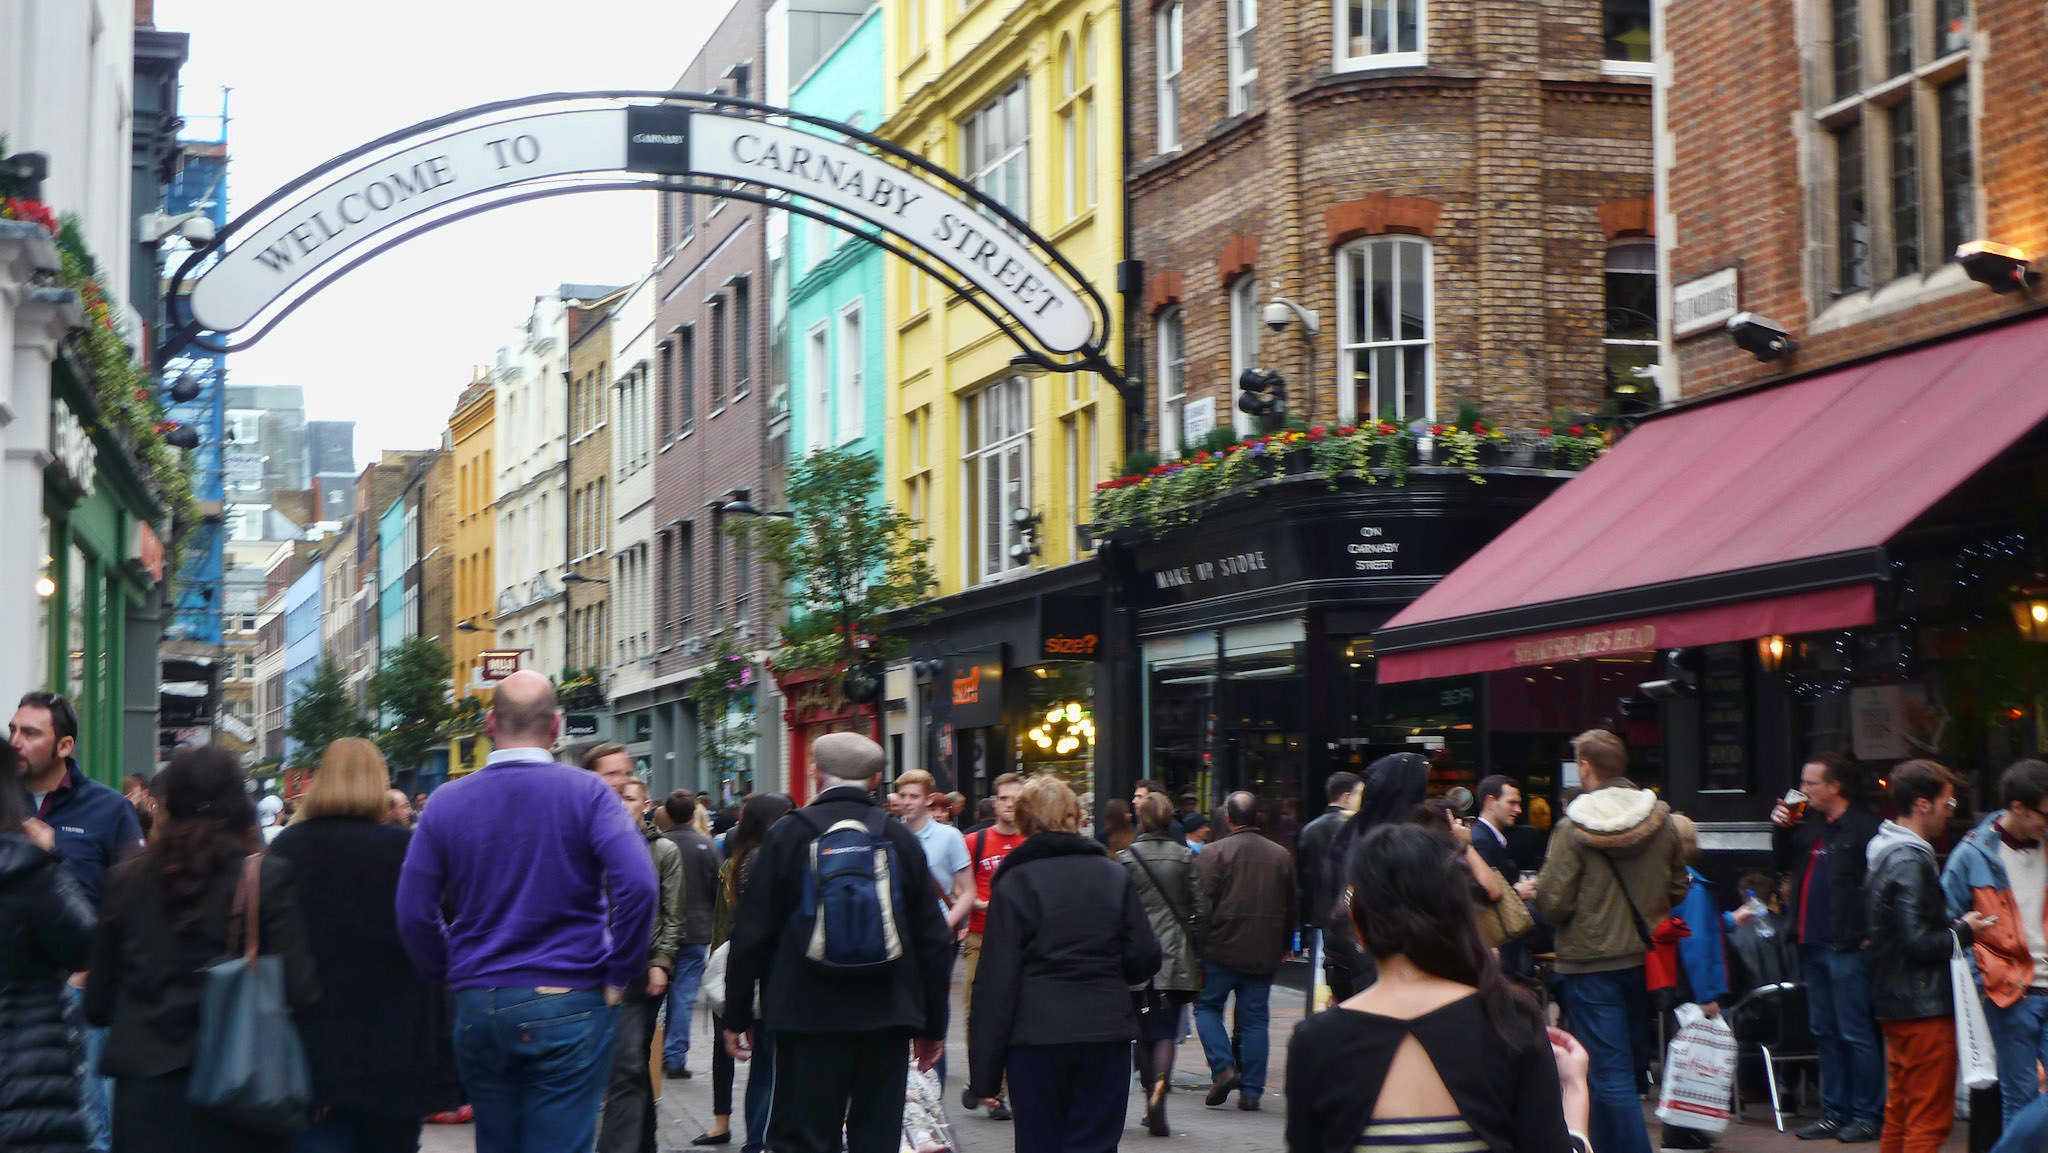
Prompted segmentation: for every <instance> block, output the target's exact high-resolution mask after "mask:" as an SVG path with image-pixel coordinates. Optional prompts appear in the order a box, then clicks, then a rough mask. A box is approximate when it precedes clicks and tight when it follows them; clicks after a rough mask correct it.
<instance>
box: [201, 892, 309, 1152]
mask: <svg viewBox="0 0 2048 1153" xmlns="http://www.w3.org/2000/svg"><path fill="white" fill-rule="evenodd" d="M262 865H263V859H262V858H261V857H260V856H255V855H251V856H250V857H249V858H248V859H247V861H246V862H245V863H244V866H243V869H242V878H241V881H240V883H239V884H238V885H237V887H236V889H235V904H234V912H233V913H232V914H231V915H230V921H229V927H228V950H229V953H230V954H231V955H230V956H229V957H228V958H227V959H226V960H222V961H216V962H214V963H213V964H212V965H209V966H208V967H207V968H206V970H205V974H206V986H205V988H204V990H203V991H202V992H201V994H200V1002H199V1035H198V1038H197V1040H196V1041H195V1042H194V1044H193V1049H192V1073H191V1076H190V1078H189V1080H188V1081H187V1082H186V1086H185V1100H187V1101H188V1102H190V1103H191V1104H192V1105H194V1106H195V1107H197V1108H199V1109H203V1110H205V1111H206V1112H208V1113H211V1114H213V1115H214V1116H216V1117H219V1118H220V1119H222V1120H224V1121H227V1122H229V1123H231V1124H234V1125H238V1126H240V1127H242V1128H245V1129H256V1130H259V1131H262V1132H267V1133H288V1132H290V1131H292V1130H293V1129H297V1128H299V1127H300V1126H302V1125H304V1124H305V1122H306V1114H307V1110H308V1109H309V1107H310V1106H311V1105H312V1101H313V1090H312V1085H311V1083H310V1079H309V1077H308V1075H307V1071H306V1052H305V1049H304V1048H303V1047H302V1046H301V1045H300V1043H299V1031H298V1028H297V1027H296V1026H295V1025H293V1024H292V1011H291V1006H290V1005H288V1004H287V1003H286V1001H285V990H284V958H283V957H280V956H277V955H275V954H271V955H269V956H262V955H259V954H258V952H257V926H258V925H259V924H260V923H261V918H260V915H259V913H258V911H257V901H256V894H257V889H258V888H259V881H258V878H259V874H260V872H261V870H262ZM237 929H240V930H241V933H240V934H239V935H240V936H241V938H242V952H241V953H240V955H233V954H234V950H235V937H236V936H237V933H236V930H237Z"/></svg>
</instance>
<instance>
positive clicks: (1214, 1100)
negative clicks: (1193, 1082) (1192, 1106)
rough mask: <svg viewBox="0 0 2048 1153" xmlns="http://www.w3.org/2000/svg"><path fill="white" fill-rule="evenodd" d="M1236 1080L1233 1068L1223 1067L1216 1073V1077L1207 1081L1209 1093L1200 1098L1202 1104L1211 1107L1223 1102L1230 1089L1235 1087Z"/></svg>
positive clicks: (1235, 1071) (1228, 1095)
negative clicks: (1221, 1070)
mask: <svg viewBox="0 0 2048 1153" xmlns="http://www.w3.org/2000/svg"><path fill="white" fill-rule="evenodd" d="M1237 1082H1238V1076H1237V1070H1235V1069H1225V1070H1224V1071H1223V1072H1221V1073H1218V1074H1216V1079H1215V1080H1214V1081H1211V1082H1209V1095H1208V1096H1207V1097H1204V1098H1202V1104H1204V1105H1208V1106H1211V1107H1214V1106H1217V1105H1221V1104H1223V1102H1224V1101H1225V1100H1227V1099H1228V1098H1229V1097H1230V1091H1231V1090H1233V1089H1235V1088H1237Z"/></svg>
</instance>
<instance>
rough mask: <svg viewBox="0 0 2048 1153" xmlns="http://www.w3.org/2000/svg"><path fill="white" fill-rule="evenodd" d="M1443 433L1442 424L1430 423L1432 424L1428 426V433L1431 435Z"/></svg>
mask: <svg viewBox="0 0 2048 1153" xmlns="http://www.w3.org/2000/svg"><path fill="white" fill-rule="evenodd" d="M1443 434H1444V426H1443V425H1440V424H1432V425H1430V426H1429V435H1431V436H1442V435H1443Z"/></svg>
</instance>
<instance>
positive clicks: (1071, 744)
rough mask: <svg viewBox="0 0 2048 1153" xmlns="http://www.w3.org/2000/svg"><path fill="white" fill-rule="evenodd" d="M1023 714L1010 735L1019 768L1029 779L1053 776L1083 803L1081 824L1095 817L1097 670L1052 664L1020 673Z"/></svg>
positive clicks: (1073, 663) (1081, 663) (1076, 663)
mask: <svg viewBox="0 0 2048 1153" xmlns="http://www.w3.org/2000/svg"><path fill="white" fill-rule="evenodd" d="M1011 675H1013V676H1018V677H1020V678H1021V679H1022V681H1023V684H1024V704H1023V712H1022V714H1021V715H1019V716H1018V718H1017V723H1016V724H1015V726H1014V727H1013V728H1012V729H1011V741H1012V743H1013V745H1014V746H1015V747H1014V752H1015V763H1016V764H1018V765H1019V766H1021V768H1020V770H1019V771H1021V772H1023V773H1026V774H1034V773H1051V774H1053V775H1054V776H1056V777H1058V778H1059V779H1061V780H1062V781H1065V782H1066V783H1067V787H1068V788H1070V789H1072V790H1074V795H1075V796H1077V797H1079V798H1080V799H1081V819H1082V821H1084V822H1086V821H1089V820H1092V819H1093V817H1094V813H1095V680H1094V677H1095V666H1094V665H1093V664H1090V663H1087V662H1084V661H1054V662H1051V663H1048V664H1043V665H1036V666H1034V667H1032V668H1028V669H1023V670H1018V671H1016V672H1013V673H1012V674H1011Z"/></svg>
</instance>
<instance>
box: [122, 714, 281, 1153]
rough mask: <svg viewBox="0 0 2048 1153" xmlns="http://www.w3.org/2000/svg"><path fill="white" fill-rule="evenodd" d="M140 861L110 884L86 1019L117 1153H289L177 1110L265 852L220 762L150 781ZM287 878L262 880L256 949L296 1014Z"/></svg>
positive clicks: (235, 773) (260, 1137)
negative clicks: (268, 959) (100, 1046)
mask: <svg viewBox="0 0 2048 1153" xmlns="http://www.w3.org/2000/svg"><path fill="white" fill-rule="evenodd" d="M155 788H156V791H157V793H158V796H159V808H158V811H157V824H156V826H155V828H154V830H153V831H152V833H151V838H150V842H149V847H148V848H146V849H144V850H143V851H142V852H141V853H140V854H139V855H137V856H134V857H131V858H129V859H128V861H127V862H126V863H124V864H122V865H121V866H119V867H118V868H116V869H115V870H114V873H113V876H112V880H111V883H110V884H109V885H108V887H107V896H106V901H105V903H104V904H103V905H102V906H101V908H100V924H99V929H98V931H97V932H96V933H95V934H94V935H93V941H92V973H91V975H90V976H88V977H87V978H86V982H85V1017H86V1020H88V1021H90V1022H92V1023H93V1024H95V1025H102V1026H106V1027H107V1028H108V1033H107V1048H106V1054H105V1056H104V1057H103V1058H102V1059H101V1061H100V1073H101V1075H103V1076H108V1077H112V1078H113V1079H114V1141H113V1147H114V1150H113V1153H188V1151H189V1153H284V1150H286V1148H287V1147H288V1146H289V1140H288V1139H287V1138H285V1137H283V1136H281V1135H278V1134H274V1133H265V1132H258V1131H256V1130H252V1129H245V1128H242V1127H240V1126H236V1125H231V1124H228V1123H227V1122H225V1121H223V1120H221V1119H220V1118H218V1117H216V1116H214V1115H212V1114H210V1113H206V1112H204V1111H202V1110H199V1109H196V1108H194V1107H193V1106H192V1105H190V1104H188V1103H186V1100H185V1086H186V1082H187V1080H189V1079H190V1076H191V1072H192V1055H193V1047H194V1044H195V1043H196V1042H197V1041H198V1038H199V1008H200V1002H201V1000H202V997H203V994H204V990H205V987H206V968H207V967H208V966H210V965H212V964H213V963H214V962H215V961H218V960H220V959H221V958H222V957H223V956H225V955H226V954H227V952H228V922H229V920H230V919H231V914H232V912H233V909H234V902H235V888H236V885H237V884H238V883H239V882H240V880H241V877H242V872H243V862H244V861H245V860H246V859H247V858H248V857H249V855H250V854H253V853H257V852H260V851H261V850H262V846H263V840H262V838H261V837H260V836H258V835H257V832H256V806H255V805H254V804H253V803H252V802H251V801H250V800H249V795H248V793H247V792H246V790H245V787H244V777H243V775H242V765H241V762H240V760H238V759H237V758H236V756H235V755H234V754H233V753H231V752H229V751H227V750H226V749H223V748H219V747H217V746H213V745H208V746H205V747H203V748H196V749H186V750H184V751H182V752H180V753H178V754H177V755H176V756H174V757H172V758H171V763H170V764H168V765H166V766H165V767H164V771H163V772H162V773H159V774H158V775H157V778H156V782H155ZM291 880H292V879H291V866H290V865H288V864H286V863H285V862H284V861H282V860H279V859H277V858H275V857H271V858H266V859H264V861H263V863H262V868H261V871H260V873H259V877H258V885H257V911H258V913H259V914H260V917H261V919H260V921H259V922H258V926H257V933H258V946H259V947H260V948H261V950H262V951H263V952H265V953H272V954H277V955H278V956H280V957H282V958H283V960H284V973H285V994H286V997H287V999H288V1000H289V1001H290V1002H291V1005H292V1007H293V1008H294V1009H302V1008H304V1007H305V1006H307V1005H310V1004H312V1003H313V1002H314V1001H315V1000H316V999H318V997H319V986H318V985H317V984H316V983H315V981H314V979H313V959H312V956H311V955H310V954H309V953H308V952H307V951H306V927H305V924H304V923H303V922H302V921H301V920H300V919H299V910H298V905H297V902H296V900H295V893H294V889H293V886H292V883H291Z"/></svg>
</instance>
